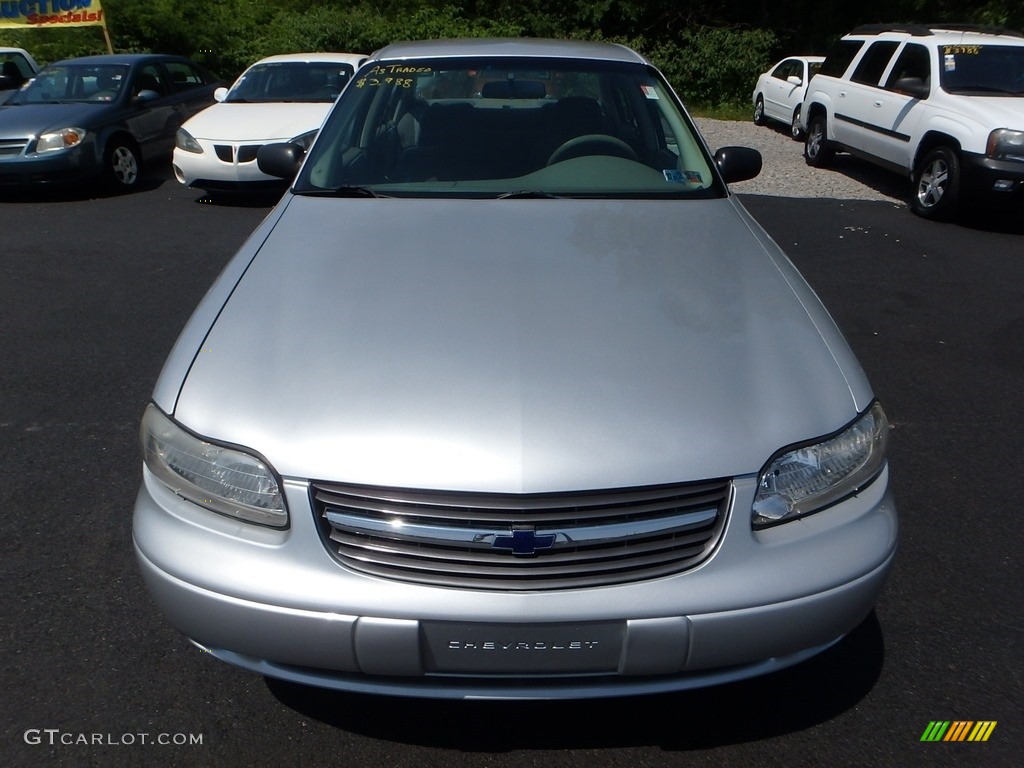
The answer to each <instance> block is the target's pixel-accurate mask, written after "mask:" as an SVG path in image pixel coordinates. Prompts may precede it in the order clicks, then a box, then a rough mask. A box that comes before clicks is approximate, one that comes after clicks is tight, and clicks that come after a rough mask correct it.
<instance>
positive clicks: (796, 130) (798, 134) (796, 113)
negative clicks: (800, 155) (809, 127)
mask: <svg viewBox="0 0 1024 768" xmlns="http://www.w3.org/2000/svg"><path fill="white" fill-rule="evenodd" d="M789 135H790V136H792V137H793V140H794V141H800V139H802V138H803V137H804V132H803V130H802V129H801V128H800V107H797V108H796V109H794V110H793V122H791V123H790V124H789Z"/></svg>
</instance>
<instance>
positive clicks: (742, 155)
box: [715, 147, 761, 184]
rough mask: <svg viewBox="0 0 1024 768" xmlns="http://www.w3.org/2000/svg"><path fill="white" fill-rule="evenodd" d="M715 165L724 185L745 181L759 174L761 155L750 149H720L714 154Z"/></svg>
mask: <svg viewBox="0 0 1024 768" xmlns="http://www.w3.org/2000/svg"><path fill="white" fill-rule="evenodd" d="M715 165H717V166H718V172H719V173H721V174H722V178H723V179H725V183H726V184H732V183H734V182H737V181H746V180H747V179H752V178H754V177H755V176H757V174H759V173H760V172H761V153H760V152H758V151H757V150H756V149H751V148H750V147H722V148H721V149H719V150H718V151H717V152H715Z"/></svg>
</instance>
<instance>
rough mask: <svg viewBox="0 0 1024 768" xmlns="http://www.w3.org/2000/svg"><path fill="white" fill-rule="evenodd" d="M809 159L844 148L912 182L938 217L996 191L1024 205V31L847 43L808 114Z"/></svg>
mask: <svg viewBox="0 0 1024 768" xmlns="http://www.w3.org/2000/svg"><path fill="white" fill-rule="evenodd" d="M801 112H802V116H801V122H802V127H803V128H804V130H805V131H806V135H807V138H806V143H805V145H804V157H805V158H806V160H807V162H808V164H810V165H813V166H824V165H827V164H828V163H829V162H830V161H831V159H832V157H833V155H834V154H835V152H836V151H837V150H845V151H847V152H849V153H850V154H853V155H856V156H858V157H862V158H864V159H866V160H869V161H871V162H873V163H876V164H878V165H881V166H883V167H886V168H890V169H892V170H895V171H898V172H900V173H903V174H905V175H907V176H909V177H910V178H911V179H912V180H913V187H914V192H913V194H912V195H911V200H910V205H911V208H912V209H913V210H914V212H915V213H917V214H919V215H921V216H924V217H926V218H931V219H945V218H949V217H950V216H951V215H952V214H953V212H954V211H955V209H956V208H957V205H958V203H960V202H962V201H964V200H965V199H969V198H971V197H974V196H977V195H978V194H979V193H983V194H986V195H987V194H992V195H996V196H998V197H1000V198H1006V199H1011V198H1012V199H1016V200H1021V199H1024V35H1021V34H1019V33H1012V32H1007V31H1004V30H991V29H989V30H985V29H984V28H981V27H967V26H955V27H954V26H950V25H945V26H943V27H942V28H941V29H940V28H937V27H923V26H914V25H904V26H893V25H869V26H864V27H858V28H857V29H855V30H854V31H853V32H852V33H851V34H849V35H846V36H845V37H843V38H842V39H841V40H840V41H839V42H838V43H837V44H836V46H835V47H834V48H833V49H832V50H831V51H830V52H829V54H828V56H827V57H826V59H825V62H824V64H822V67H821V70H820V71H819V72H818V74H817V75H816V76H815V77H814V79H813V80H812V81H811V84H810V87H809V89H808V92H807V96H806V98H805V99H804V104H803V109H802V110H801Z"/></svg>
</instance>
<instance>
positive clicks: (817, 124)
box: [804, 114, 836, 168]
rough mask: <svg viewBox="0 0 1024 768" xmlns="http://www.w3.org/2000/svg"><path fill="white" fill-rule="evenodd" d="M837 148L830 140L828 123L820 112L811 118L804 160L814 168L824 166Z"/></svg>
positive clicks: (805, 141) (833, 155) (830, 159)
mask: <svg viewBox="0 0 1024 768" xmlns="http://www.w3.org/2000/svg"><path fill="white" fill-rule="evenodd" d="M835 154H836V150H835V147H833V146H832V142H831V141H829V140H828V124H827V122H826V120H825V116H824V115H821V114H818V115H815V116H814V117H812V118H811V124H810V125H809V126H807V138H806V139H804V160H806V161H807V164H808V165H810V166H812V167H814V168H824V167H825V166H827V165H828V164H829V163H830V162H832V158H833V157H835Z"/></svg>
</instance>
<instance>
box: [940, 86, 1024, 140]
mask: <svg viewBox="0 0 1024 768" xmlns="http://www.w3.org/2000/svg"><path fill="white" fill-rule="evenodd" d="M948 98H949V97H948V96H947V99H948ZM954 98H955V99H956V104H955V108H949V107H948V106H947V110H948V112H949V115H948V117H949V119H951V120H953V121H954V122H956V123H960V124H965V123H966V124H970V123H972V122H973V123H975V124H977V126H978V133H979V140H980V141H981V144H982V146H984V144H985V139H986V138H987V136H988V132H989V131H991V130H992V129H994V128H1012V129H1014V130H1021V129H1022V128H1024V96H977V95H971V96H960V95H957V96H955V97H954Z"/></svg>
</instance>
